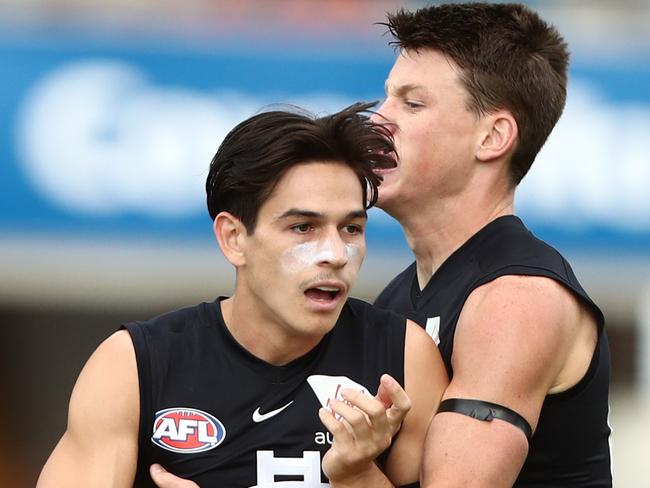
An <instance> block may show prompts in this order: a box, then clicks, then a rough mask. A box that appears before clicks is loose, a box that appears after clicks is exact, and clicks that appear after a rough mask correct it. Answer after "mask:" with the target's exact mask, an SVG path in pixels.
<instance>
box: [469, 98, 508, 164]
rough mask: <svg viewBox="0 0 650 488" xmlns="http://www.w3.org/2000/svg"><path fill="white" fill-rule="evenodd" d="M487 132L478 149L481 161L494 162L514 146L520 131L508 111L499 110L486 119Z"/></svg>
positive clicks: (478, 156)
mask: <svg viewBox="0 0 650 488" xmlns="http://www.w3.org/2000/svg"><path fill="white" fill-rule="evenodd" d="M484 124H485V125H484V127H485V131H484V132H483V135H482V140H481V143H480V145H479V147H478V150H477V153H476V158H477V159H478V160H479V161H492V160H494V159H497V158H500V157H502V156H503V155H504V154H506V153H507V152H508V151H510V150H511V148H512V147H513V146H514V144H515V142H516V140H517V136H518V134H519V129H518V127H517V121H516V120H515V118H514V117H513V116H512V114H511V113H510V112H508V111H506V110H499V111H497V112H494V113H491V114H489V115H487V116H486V117H485V118H484Z"/></svg>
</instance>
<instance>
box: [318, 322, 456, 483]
mask: <svg viewBox="0 0 650 488" xmlns="http://www.w3.org/2000/svg"><path fill="white" fill-rule="evenodd" d="M404 354H405V364H404V382H405V389H402V388H401V387H400V386H399V384H398V383H397V382H396V381H395V380H393V379H392V378H390V377H387V376H384V377H383V378H382V382H381V386H380V391H379V392H378V395H377V396H376V397H375V398H372V399H371V398H368V397H367V396H365V395H363V394H362V393H360V392H349V394H348V395H347V396H346V397H345V398H346V400H347V401H348V402H349V403H351V404H352V405H353V406H354V407H356V408H352V407H350V406H349V405H346V404H345V403H343V402H336V403H335V404H334V405H333V411H334V412H336V413H337V414H339V415H340V416H341V417H342V418H343V419H344V420H343V421H342V422H340V421H338V420H336V419H335V418H334V416H333V415H332V414H331V413H329V412H327V411H321V420H322V421H323V423H324V424H325V425H326V427H327V428H328V429H329V430H330V432H332V434H333V435H334V442H333V444H332V448H331V449H330V451H328V453H327V455H326V456H325V458H324V459H323V470H324V472H325V473H326V474H327V475H328V478H329V479H330V482H331V484H332V486H334V487H351V486H359V487H363V486H374V487H380V486H387V487H388V486H402V485H407V484H410V483H414V482H416V481H417V480H418V475H419V468H420V464H421V455H422V448H423V443H424V438H425V433H426V430H427V427H428V426H429V423H430V421H431V418H432V416H433V414H434V412H435V411H436V409H437V407H438V403H439V401H440V398H441V395H442V392H443V391H444V388H445V387H446V386H447V384H448V378H447V374H446V372H445V369H444V366H443V363H442V360H441V358H440V354H439V353H438V350H437V348H436V346H435V344H434V342H433V341H432V340H431V338H430V337H429V336H428V335H427V334H426V332H425V331H424V330H422V328H420V327H419V326H418V325H416V324H415V323H413V322H411V321H407V329H406V340H405V348H404ZM361 412H363V414H362V413H361ZM402 419H403V423H402ZM400 423H401V429H400V434H399V436H398V437H397V438H396V439H395V443H394V445H393V447H392V449H391V452H390V455H389V456H388V459H387V462H386V466H385V473H382V472H381V471H380V470H379V468H378V467H377V465H376V464H375V463H374V459H375V458H376V457H377V455H378V454H380V453H381V452H383V451H384V450H385V449H386V448H387V447H388V446H389V445H390V444H391V441H392V437H393V435H394V434H395V433H396V431H397V429H398V428H399V425H400Z"/></svg>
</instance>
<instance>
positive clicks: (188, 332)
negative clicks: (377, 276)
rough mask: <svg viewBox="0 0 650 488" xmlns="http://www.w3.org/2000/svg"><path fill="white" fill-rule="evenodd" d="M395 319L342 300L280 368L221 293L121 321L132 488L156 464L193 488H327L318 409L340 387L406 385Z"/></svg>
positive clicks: (325, 440)
mask: <svg viewBox="0 0 650 488" xmlns="http://www.w3.org/2000/svg"><path fill="white" fill-rule="evenodd" d="M405 323H406V321H405V320H404V318H402V317H400V316H398V315H396V314H393V313H389V312H384V311H381V310H378V309H375V308H373V307H372V306H371V305H369V304H366V303H364V302H361V301H359V300H354V299H350V300H348V302H347V303H346V305H345V306H344V307H343V311H342V313H341V316H340V318H339V320H338V321H337V323H336V325H335V327H334V328H333V329H332V331H330V333H329V334H327V335H326V336H325V337H324V338H323V339H322V340H321V342H320V343H319V344H318V345H317V346H316V347H315V348H314V349H313V350H311V351H310V352H309V353H307V354H306V355H304V356H302V357H300V358H298V359H296V360H294V361H292V362H291V363H289V364H286V365H284V366H273V365H271V364H268V363H266V362H264V361H262V360H261V359H259V358H257V357H255V356H253V355H252V354H250V353H249V352H248V351H246V350H245V349H244V348H243V347H242V346H240V345H239V344H238V343H237V342H236V341H235V339H234V338H233V337H232V336H231V335H230V333H229V331H228V329H227V327H226V326H225V324H224V321H223V317H222V315H221V307H220V300H217V301H215V302H213V303H203V304H200V305H198V306H196V307H191V308H186V309H182V310H178V311H175V312H171V313H168V314H165V315H162V316H160V317H157V318H155V319H153V320H150V321H147V322H138V323H130V324H125V326H124V327H125V328H126V329H127V330H128V332H129V334H130V335H131V339H132V341H133V344H134V346H135V352H136V360H137V366H138V377H139V381H140V434H139V452H138V469H137V474H136V483H135V486H138V487H145V486H146V487H150V486H151V487H153V486H155V485H154V484H153V483H152V481H151V480H150V477H149V474H148V469H149V466H150V465H151V464H152V463H154V462H156V463H160V464H162V465H163V466H164V467H165V468H166V469H167V470H169V471H170V472H172V473H174V474H176V475H178V476H181V477H183V478H189V479H192V480H194V481H196V482H197V483H198V484H199V485H200V486H202V487H212V486H214V487H223V488H226V487H260V488H261V487H265V488H273V487H277V488H291V487H298V486H300V487H304V488H315V487H319V488H321V487H326V486H329V485H328V484H327V479H326V478H325V476H324V474H323V473H322V471H321V460H322V457H323V455H324V454H325V452H326V451H327V450H328V449H329V448H330V445H331V436H330V435H329V434H328V433H327V429H326V428H325V427H324V425H323V424H322V423H321V421H320V419H319V417H318V409H319V408H320V407H321V406H326V405H327V401H328V399H329V398H337V397H338V398H339V399H340V396H338V394H339V390H340V389H341V388H345V387H353V388H357V389H362V388H365V389H367V390H368V391H369V392H370V393H371V394H375V393H376V391H377V388H378V386H379V379H380V377H381V375H382V374H383V373H389V374H391V375H392V376H393V377H394V378H395V379H396V380H397V381H398V382H400V383H401V384H402V385H403V384H404V337H405V330H406V325H405Z"/></svg>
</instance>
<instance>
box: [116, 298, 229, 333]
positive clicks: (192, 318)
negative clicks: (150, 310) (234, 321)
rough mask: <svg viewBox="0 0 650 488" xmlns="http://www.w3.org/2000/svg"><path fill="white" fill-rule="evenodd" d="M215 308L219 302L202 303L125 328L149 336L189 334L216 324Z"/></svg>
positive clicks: (165, 313) (125, 326)
mask: <svg viewBox="0 0 650 488" xmlns="http://www.w3.org/2000/svg"><path fill="white" fill-rule="evenodd" d="M215 307H218V302H212V303H200V304H198V305H192V306H188V307H183V308H179V309H176V310H172V311H168V312H164V313H162V314H159V315H157V316H155V317H153V318H150V319H147V320H138V321H134V322H128V323H125V324H123V326H124V328H126V329H127V330H129V331H133V330H135V329H138V330H140V331H141V332H142V333H144V334H146V335H148V336H164V335H169V334H182V333H187V332H190V331H192V330H194V329H196V328H197V327H201V326H205V325H209V324H210V323H214V321H215V320H216V319H217V315H216V309H215Z"/></svg>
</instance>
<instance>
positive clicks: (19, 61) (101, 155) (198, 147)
mask: <svg viewBox="0 0 650 488" xmlns="http://www.w3.org/2000/svg"><path fill="white" fill-rule="evenodd" d="M240 41H241V40H237V39H234V40H232V42H227V41H226V42H220V43H219V44H215V45H214V46H212V47H209V48H208V47H207V46H205V45H194V46H193V45H192V44H189V43H188V44H181V43H179V44H177V45H173V44H169V43H163V42H161V43H156V42H155V40H152V39H144V38H143V39H142V40H141V41H140V42H139V43H138V42H137V40H136V41H134V40H130V41H129V42H128V43H124V42H122V41H121V40H120V39H119V38H118V37H115V36H113V37H105V36H102V35H100V34H97V35H95V36H93V35H92V34H91V33H89V32H84V33H82V34H81V33H79V34H75V33H74V32H67V33H62V32H58V33H56V34H54V33H46V32H39V33H30V32H29V31H14V32H12V31H11V29H5V30H4V34H3V35H2V37H0V67H1V68H0V70H1V71H0V72H1V73H2V80H3V81H2V83H1V84H0V127H2V128H3V131H2V132H1V133H0V138H1V139H0V159H1V161H2V164H1V165H0V233H5V234H6V233H9V234H20V235H23V236H29V235H42V234H61V233H64V234H66V235H78V236H92V235H94V236H102V237H106V236H110V237H112V238H117V239H119V238H125V237H126V238H128V237H129V236H132V235H137V236H138V237H143V236H144V237H147V236H150V237H151V238H153V239H158V238H161V237H162V238H165V239H178V240H181V241H185V240H190V241H191V240H205V239H211V229H210V228H211V222H210V220H209V217H208V215H207V211H206V210H205V204H204V189H203V185H204V180H205V176H206V173H207V167H208V164H209V162H210V159H211V158H212V156H213V154H214V152H215V151H216V148H217V147H218V145H219V143H220V142H221V140H222V139H223V137H224V136H225V135H226V133H227V132H228V131H229V130H230V129H231V128H232V127H233V126H234V125H236V124H237V123H238V122H240V121H241V120H243V119H245V118H247V117H248V116H250V115H252V114H254V113H255V112H257V111H259V110H261V109H267V108H269V106H272V105H273V104H285V103H290V104H296V105H299V106H302V107H305V108H307V109H309V110H311V111H313V112H316V113H328V112H332V111H335V110H338V109H340V108H342V107H344V106H345V105H347V104H349V103H352V102H354V101H357V100H380V99H381V98H382V97H383V83H384V80H385V78H386V75H387V73H388V71H389V69H390V66H391V63H392V60H393V52H392V50H391V49H390V48H389V47H387V46H386V42H385V41H384V42H382V43H377V44H376V45H375V46H374V48H371V49H369V48H368V46H366V45H364V43H358V45H357V46H356V47H355V40H354V39H350V42H348V43H346V42H343V41H341V40H339V43H336V44H332V45H330V46H329V48H328V50H327V51H326V52H323V50H322V49H320V52H319V56H315V55H314V51H313V49H310V48H306V47H305V46H304V45H302V44H301V43H294V44H293V45H290V44H289V45H288V44H287V43H286V42H284V41H282V40H278V41H277V43H275V44H274V43H273V42H268V41H267V42H266V43H265V45H263V46H260V45H256V43H255V42H250V41H249V42H240ZM379 48H381V49H379ZM649 61H650V57H642V56H640V55H639V56H628V57H625V58H620V59H619V60H618V62H616V63H608V64H604V63H603V64H600V63H598V62H597V61H593V60H592V61H591V62H589V61H587V60H586V59H580V58H579V57H578V58H577V59H574V60H573V67H572V72H571V86H570V92H569V101H568V104H567V109H566V111H565V114H564V115H563V117H562V119H561V121H560V123H559V124H558V127H557V128H556V130H555V132H554V133H553V134H552V136H551V138H550V140H549V142H548V143H547V145H546V146H545V148H544V149H543V151H542V153H541V154H540V156H539V158H538V160H537V161H536V163H535V164H534V165H533V169H532V170H531V173H530V174H529V175H528V176H527V177H526V178H525V179H524V182H523V183H522V185H521V186H522V187H521V189H520V191H519V193H518V200H517V211H518V213H520V214H522V215H523V216H524V217H526V219H527V222H528V223H529V225H530V226H531V227H532V228H533V229H534V230H535V232H536V233H537V234H539V235H541V237H543V238H545V239H547V240H549V241H550V242H552V243H554V244H556V245H558V246H560V247H562V248H564V249H574V250H587V251H596V252H601V251H606V252H611V251H616V252H625V253H627V252H634V253H639V252H640V253H643V252H647V251H648V250H649V249H650V196H649V195H650V191H648V188H649V187H650V156H649V155H648V152H647V150H646V149H645V141H646V139H647V137H648V135H649V134H650V90H648V88H647V87H648V86H650V62H649ZM5 129H8V130H5ZM368 238H369V241H370V245H371V246H381V247H389V248H390V247H395V246H397V247H403V246H404V242H403V238H402V235H401V231H400V229H399V227H398V226H397V225H396V224H395V223H394V222H393V221H392V219H390V218H389V217H387V216H386V215H385V214H383V213H382V212H380V211H373V213H372V218H371V224H370V225H369V230H368Z"/></svg>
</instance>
